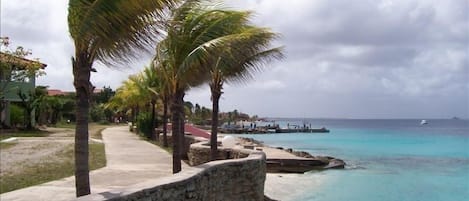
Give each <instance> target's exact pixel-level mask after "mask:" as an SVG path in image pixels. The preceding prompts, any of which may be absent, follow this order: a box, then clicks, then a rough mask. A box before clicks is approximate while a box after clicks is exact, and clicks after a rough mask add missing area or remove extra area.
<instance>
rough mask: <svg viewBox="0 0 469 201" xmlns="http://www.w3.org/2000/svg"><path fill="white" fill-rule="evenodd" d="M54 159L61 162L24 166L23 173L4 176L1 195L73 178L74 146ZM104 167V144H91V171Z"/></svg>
mask: <svg viewBox="0 0 469 201" xmlns="http://www.w3.org/2000/svg"><path fill="white" fill-rule="evenodd" d="M2 144H3V143H2ZM53 157H57V158H59V159H60V160H53V161H50V162H49V161H44V162H41V163H38V164H34V165H28V164H23V166H24V167H25V169H24V171H22V172H21V173H17V174H13V175H5V176H2V178H1V179H0V193H5V192H9V191H13V190H16V189H20V188H25V187H28V186H34V185H38V184H41V183H45V182H49V181H53V180H57V179H61V178H65V177H69V176H73V174H74V154H73V144H72V145H70V146H69V147H67V148H66V149H64V150H63V151H62V152H60V153H58V154H57V155H55V156H53ZM104 166H106V156H105V154H104V144H98V143H93V144H90V169H91V170H95V169H98V168H102V167H104Z"/></svg>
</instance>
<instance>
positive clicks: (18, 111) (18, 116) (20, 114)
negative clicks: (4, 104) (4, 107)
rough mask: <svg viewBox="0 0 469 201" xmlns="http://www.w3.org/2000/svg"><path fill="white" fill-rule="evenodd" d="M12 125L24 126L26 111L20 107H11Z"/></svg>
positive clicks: (12, 105)
mask: <svg viewBox="0 0 469 201" xmlns="http://www.w3.org/2000/svg"><path fill="white" fill-rule="evenodd" d="M10 123H11V125H13V126H16V125H21V126H22V125H24V109H23V108H22V107H20V106H18V105H14V104H11V105H10Z"/></svg>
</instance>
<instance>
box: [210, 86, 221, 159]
mask: <svg viewBox="0 0 469 201" xmlns="http://www.w3.org/2000/svg"><path fill="white" fill-rule="evenodd" d="M210 90H211V92H212V133H211V135H210V160H211V161H214V160H217V156H218V147H217V146H218V144H217V134H218V110H219V105H218V104H219V100H220V96H221V89H220V88H217V87H216V86H211V87H210Z"/></svg>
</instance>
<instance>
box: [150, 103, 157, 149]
mask: <svg viewBox="0 0 469 201" xmlns="http://www.w3.org/2000/svg"><path fill="white" fill-rule="evenodd" d="M155 105H156V101H155V100H152V101H151V139H152V140H156V141H158V137H157V134H156V132H155Z"/></svg>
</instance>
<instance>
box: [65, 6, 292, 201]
mask: <svg viewBox="0 0 469 201" xmlns="http://www.w3.org/2000/svg"><path fill="white" fill-rule="evenodd" d="M251 17H252V13H251V12H247V11H232V10H226V9H221V8H219V7H218V6H217V5H215V4H213V3H210V2H208V1H202V0H186V1H179V0H139V1H126V0H114V1H106V0H70V2H69V16H68V22H69V30H70V34H71V36H72V38H73V40H74V43H75V56H74V57H73V58H72V63H73V73H74V85H75V88H76V92H77V126H76V135H75V164H76V170H75V178H76V189H77V196H82V195H86V194H89V193H90V188H89V173H88V172H89V168H88V119H87V116H88V112H89V100H90V95H91V90H92V88H93V86H92V84H91V83H90V76H91V72H92V71H93V68H92V66H93V63H94V62H95V61H100V62H101V63H104V64H107V65H111V66H115V65H120V64H125V63H126V62H128V61H131V60H133V59H135V58H137V57H138V56H137V53H140V52H141V51H142V50H150V49H151V48H155V46H156V54H155V56H154V59H153V60H152V62H151V65H150V66H149V67H147V68H145V70H144V71H143V72H142V73H140V74H139V75H137V76H131V77H130V78H129V79H128V80H127V81H125V82H124V85H123V86H122V87H121V88H120V89H118V90H117V93H116V97H117V98H116V100H113V101H115V103H117V104H116V105H119V101H120V102H121V103H122V104H121V105H124V104H123V103H125V105H131V106H132V111H138V110H139V105H141V104H140V103H139V101H141V100H149V101H150V105H151V108H152V119H153V121H152V122H155V121H154V118H155V107H156V104H157V103H158V101H159V100H160V101H161V102H162V104H163V110H164V118H163V120H164V121H166V119H167V118H166V117H167V116H168V109H169V111H170V112H171V115H170V116H171V124H172V138H173V172H174V173H177V172H179V171H181V153H182V152H181V149H182V146H181V145H182V141H183V138H184V136H183V134H184V95H185V93H186V91H187V90H189V89H190V88H192V87H195V86H199V85H202V84H206V83H208V84H209V86H210V90H211V93H212V95H211V99H212V102H213V108H212V110H213V114H212V135H211V139H210V140H211V159H212V160H215V159H216V153H217V143H216V141H217V125H218V111H219V104H218V102H219V99H220V97H221V95H222V93H223V85H224V83H244V82H245V81H247V80H249V79H250V78H253V77H254V73H256V72H258V71H260V70H262V67H263V66H264V64H266V63H267V62H269V61H271V60H272V59H280V58H282V56H283V55H282V49H281V48H271V43H272V42H273V40H274V39H276V38H277V37H278V35H277V34H276V33H273V32H272V31H270V30H269V29H267V28H262V27H257V26H254V25H252V24H251V23H250V21H249V19H250V18H251ZM155 44H156V45H155ZM148 98H149V99H148ZM118 99H120V100H118ZM168 107H169V108H168ZM163 125H164V128H163V130H164V131H163V133H164V136H166V135H165V133H166V122H163ZM153 127H154V125H153ZM153 130H154V129H153ZM152 136H155V135H152ZM164 141H166V140H164Z"/></svg>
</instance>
